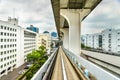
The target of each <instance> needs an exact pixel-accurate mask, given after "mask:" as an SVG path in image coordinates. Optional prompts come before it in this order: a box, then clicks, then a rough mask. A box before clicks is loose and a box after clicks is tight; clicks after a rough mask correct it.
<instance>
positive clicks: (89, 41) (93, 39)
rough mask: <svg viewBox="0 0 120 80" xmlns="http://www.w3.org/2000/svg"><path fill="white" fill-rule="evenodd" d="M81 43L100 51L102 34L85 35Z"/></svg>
mask: <svg viewBox="0 0 120 80" xmlns="http://www.w3.org/2000/svg"><path fill="white" fill-rule="evenodd" d="M81 43H83V44H84V45H85V46H88V47H91V48H96V49H100V48H102V35H101V34H100V33H96V34H86V35H83V36H82V38H81Z"/></svg>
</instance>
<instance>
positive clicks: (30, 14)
mask: <svg viewBox="0 0 120 80" xmlns="http://www.w3.org/2000/svg"><path fill="white" fill-rule="evenodd" d="M8 16H9V17H12V18H13V17H16V18H18V19H19V25H20V26H22V27H24V28H26V27H27V26H29V25H34V26H36V27H38V28H39V29H40V33H42V32H43V31H46V30H47V31H49V32H52V31H56V27H55V23H54V16H53V12H52V7H51V2H50V0H0V20H3V21H7V20H8Z"/></svg>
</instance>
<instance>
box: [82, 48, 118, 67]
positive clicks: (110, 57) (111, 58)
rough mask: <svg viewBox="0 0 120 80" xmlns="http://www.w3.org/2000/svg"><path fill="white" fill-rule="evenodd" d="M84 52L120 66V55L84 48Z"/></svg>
mask: <svg viewBox="0 0 120 80" xmlns="http://www.w3.org/2000/svg"><path fill="white" fill-rule="evenodd" d="M82 52H83V54H85V55H88V56H91V57H93V58H96V59H99V60H101V61H104V62H107V63H109V64H112V65H114V66H117V67H120V57H119V56H113V55H108V54H100V53H97V52H92V51H86V50H82Z"/></svg>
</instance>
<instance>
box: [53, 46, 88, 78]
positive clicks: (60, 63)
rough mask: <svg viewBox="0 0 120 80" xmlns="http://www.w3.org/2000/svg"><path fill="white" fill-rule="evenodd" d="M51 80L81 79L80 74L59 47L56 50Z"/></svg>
mask: <svg viewBox="0 0 120 80" xmlns="http://www.w3.org/2000/svg"><path fill="white" fill-rule="evenodd" d="M63 68H64V69H63ZM51 80H81V79H80V76H79V75H78V73H77V72H76V70H75V69H74V67H73V65H72V64H71V62H70V61H69V59H68V58H67V56H66V55H65V53H64V52H63V50H62V48H61V47H60V48H59V51H58V55H57V59H56V62H55V67H54V70H53V74H52V77H51ZM82 80H86V79H82Z"/></svg>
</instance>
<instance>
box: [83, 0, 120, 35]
mask: <svg viewBox="0 0 120 80" xmlns="http://www.w3.org/2000/svg"><path fill="white" fill-rule="evenodd" d="M107 28H114V29H118V28H120V0H102V2H101V3H100V4H99V5H98V6H97V7H96V8H95V9H94V10H93V11H92V12H91V13H90V15H88V16H87V17H86V19H85V20H84V21H82V30H81V33H82V34H94V33H100V32H101V31H102V30H104V29H107Z"/></svg>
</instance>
